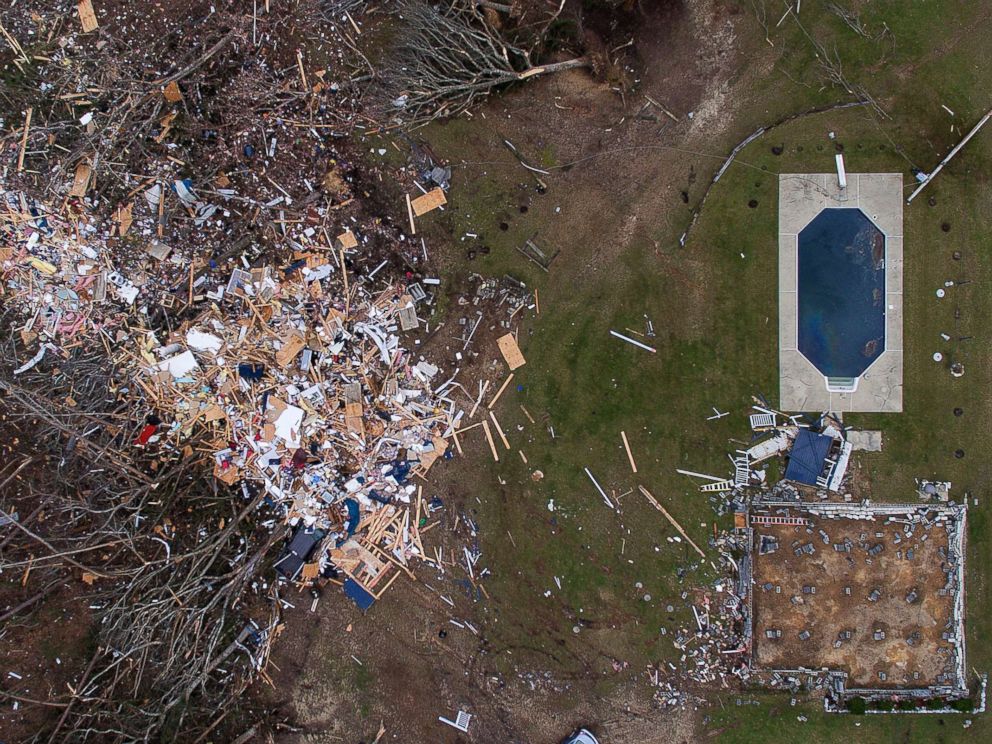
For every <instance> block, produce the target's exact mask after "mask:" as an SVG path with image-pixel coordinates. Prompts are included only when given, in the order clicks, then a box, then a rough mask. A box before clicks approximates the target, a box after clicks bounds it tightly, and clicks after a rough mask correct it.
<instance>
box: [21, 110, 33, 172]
mask: <svg viewBox="0 0 992 744" xmlns="http://www.w3.org/2000/svg"><path fill="white" fill-rule="evenodd" d="M33 113H34V109H33V108H31V107H30V106H28V110H27V111H26V112H25V113H24V131H22V132H21V152H20V154H19V155H18V156H17V172H18V173H20V172H21V171H22V170H24V156H25V154H27V151H28V134H29V133H30V132H31V115H32V114H33Z"/></svg>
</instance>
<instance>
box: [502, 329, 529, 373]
mask: <svg viewBox="0 0 992 744" xmlns="http://www.w3.org/2000/svg"><path fill="white" fill-rule="evenodd" d="M496 343H497V344H499V350H500V353H501V354H502V355H503V358H504V359H505V360H506V363H507V364H508V365H509V366H510V371H511V372H512V371H513V370H515V369H517V368H518V367H523V366H524V365H525V364H526V363H527V360H526V359H524V355H523V354H521V353H520V347H519V346H517V339H515V338H514V337H513V334H512V333H507V334H506V335H505V336H501V337H500V338H499V340H498V341H497V342H496Z"/></svg>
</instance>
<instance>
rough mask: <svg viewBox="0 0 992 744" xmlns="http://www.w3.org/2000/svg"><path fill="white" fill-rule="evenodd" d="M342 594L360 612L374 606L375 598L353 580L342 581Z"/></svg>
mask: <svg viewBox="0 0 992 744" xmlns="http://www.w3.org/2000/svg"><path fill="white" fill-rule="evenodd" d="M344 593H345V594H346V595H347V596H348V597H349V598H350V599H351V601H352V602H354V603H355V604H356V605H358V609H360V610H361V611H362V612H365V611H366V610H367V609H368V608H369V607H371V606H372V605H374V604H375V597H374V596H373V595H372V594H370V593H369V592H368V591H367V590H366V589H365V587H364V586H362V585H361V584H359V583H358V582H357V581H355V580H354V579H345V580H344Z"/></svg>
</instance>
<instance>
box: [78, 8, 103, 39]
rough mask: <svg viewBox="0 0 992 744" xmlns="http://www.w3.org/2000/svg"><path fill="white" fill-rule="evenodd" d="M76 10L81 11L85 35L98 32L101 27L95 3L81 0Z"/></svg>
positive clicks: (80, 15)
mask: <svg viewBox="0 0 992 744" xmlns="http://www.w3.org/2000/svg"><path fill="white" fill-rule="evenodd" d="M76 9H77V10H78V11H79V21H80V23H82V24H83V33H84V34H88V33H89V32H90V31H96V30H97V29H98V28H99V27H100V24H99V23H98V22H97V20H96V13H95V12H94V10H93V3H92V2H90V0H81V2H80V3H79V5H78V6H77V8H76Z"/></svg>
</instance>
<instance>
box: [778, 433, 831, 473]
mask: <svg viewBox="0 0 992 744" xmlns="http://www.w3.org/2000/svg"><path fill="white" fill-rule="evenodd" d="M832 443H833V439H832V438H831V437H828V436H826V435H824V434H815V433H813V432H811V431H810V430H809V429H801V430H800V431H799V433H798V434H797V435H796V441H795V443H794V444H793V445H792V452H790V453H789V464H788V465H787V466H786V468H785V477H786V479H787V480H793V481H797V482H798V483H805V484H806V485H809V486H815V485H816V479H817V478H819V477H820V474H821V473H823V462H824V460H826V459H827V454H828V453H829V452H830V445H831V444H832Z"/></svg>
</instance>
